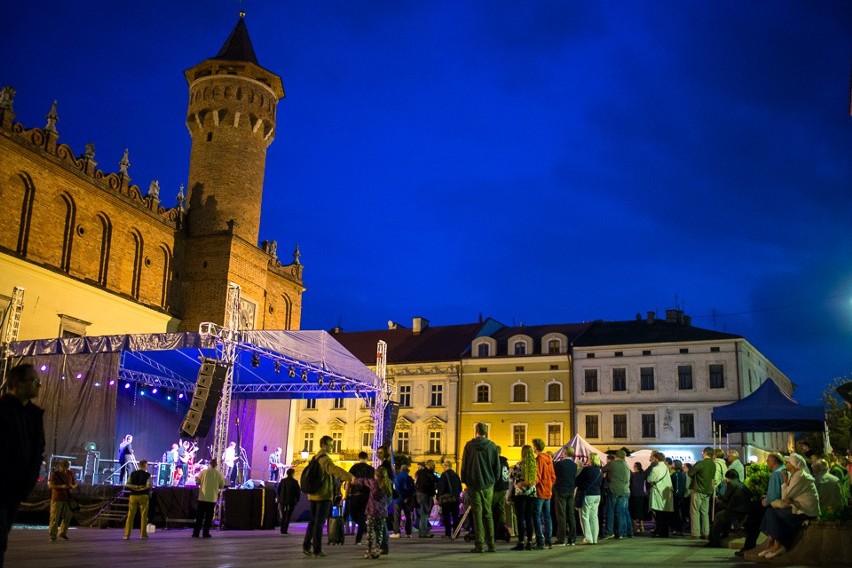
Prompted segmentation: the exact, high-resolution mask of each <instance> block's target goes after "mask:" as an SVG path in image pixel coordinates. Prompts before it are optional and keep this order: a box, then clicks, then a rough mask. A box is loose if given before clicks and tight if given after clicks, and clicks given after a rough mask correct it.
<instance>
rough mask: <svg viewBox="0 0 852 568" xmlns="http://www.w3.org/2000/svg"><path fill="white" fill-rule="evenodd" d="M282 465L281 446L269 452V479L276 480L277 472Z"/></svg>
mask: <svg viewBox="0 0 852 568" xmlns="http://www.w3.org/2000/svg"><path fill="white" fill-rule="evenodd" d="M283 467H284V464H283V463H281V448H275V451H274V452H272V453H271V454H269V481H278V473H279V472H280V471H281V470H282V468H283Z"/></svg>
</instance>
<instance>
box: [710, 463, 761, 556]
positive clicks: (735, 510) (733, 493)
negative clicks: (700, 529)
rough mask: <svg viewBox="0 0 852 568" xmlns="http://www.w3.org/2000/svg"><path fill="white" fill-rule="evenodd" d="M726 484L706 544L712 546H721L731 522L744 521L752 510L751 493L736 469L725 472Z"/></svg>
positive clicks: (719, 498) (729, 530)
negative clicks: (708, 540)
mask: <svg viewBox="0 0 852 568" xmlns="http://www.w3.org/2000/svg"><path fill="white" fill-rule="evenodd" d="M725 484H726V485H727V487H726V488H725V494H724V495H723V496H722V497H718V498H717V499H718V500H719V502H718V505H717V508H716V516H715V517H714V518H713V526H712V527H710V542H708V543H707V544H705V545H704V546H708V547H711V548H720V547H721V546H722V539H723V538H725V537H726V536H728V533H729V532H731V523H733V522H737V523H739V522H742V521H744V520H745V518H746V516H748V513H749V511H750V510H751V495H749V492H748V488H746V486H745V485H743V483H742V482H741V481H740V474H739V473H737V471H736V470H734V469H729V470H728V471H727V472H725Z"/></svg>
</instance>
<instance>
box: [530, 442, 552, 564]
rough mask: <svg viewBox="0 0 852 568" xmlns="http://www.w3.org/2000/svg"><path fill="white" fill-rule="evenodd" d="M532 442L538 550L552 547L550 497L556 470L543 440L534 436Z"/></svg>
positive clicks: (535, 524) (534, 518)
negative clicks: (534, 467)
mask: <svg viewBox="0 0 852 568" xmlns="http://www.w3.org/2000/svg"><path fill="white" fill-rule="evenodd" d="M532 442H533V450H534V451H535V464H536V468H537V470H538V471H537V473H536V476H535V513H534V515H533V526H534V527H535V547H536V548H537V549H538V550H542V549H544V548H553V540H552V538H553V521H552V519H551V517H550V498H551V497H553V484H554V483H555V482H556V472H555V471H554V470H553V458H552V457H551V455H550V453H548V452H545V451H544V440H542V439H541V438H536V439H535V440H533V441H532Z"/></svg>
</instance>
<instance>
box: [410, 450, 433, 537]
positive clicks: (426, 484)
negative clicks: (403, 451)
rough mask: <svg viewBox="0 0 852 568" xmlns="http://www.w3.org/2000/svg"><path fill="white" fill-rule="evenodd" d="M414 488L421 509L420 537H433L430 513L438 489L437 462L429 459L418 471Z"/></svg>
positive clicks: (418, 533)
mask: <svg viewBox="0 0 852 568" xmlns="http://www.w3.org/2000/svg"><path fill="white" fill-rule="evenodd" d="M414 488H415V491H416V493H417V506H418V508H419V509H420V518H419V519H418V520H419V523H418V526H417V535H418V536H419V537H420V538H432V537H433V536H435V535H433V534H432V525H431V524H429V515H430V514H432V507H433V506H434V504H435V493H436V491H437V490H438V478H437V477H435V462H434V460H428V461H427V462H426V463H425V464H424V467H423V468H421V469H420V470H418V471H417V474H416V475H415V476H414Z"/></svg>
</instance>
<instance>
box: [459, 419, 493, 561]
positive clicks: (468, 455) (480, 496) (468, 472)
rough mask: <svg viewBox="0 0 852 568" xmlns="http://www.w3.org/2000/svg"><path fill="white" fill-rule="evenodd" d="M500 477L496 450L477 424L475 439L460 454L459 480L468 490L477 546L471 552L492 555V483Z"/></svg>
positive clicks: (485, 432) (484, 427) (486, 430)
mask: <svg viewBox="0 0 852 568" xmlns="http://www.w3.org/2000/svg"><path fill="white" fill-rule="evenodd" d="M499 474H500V458H499V456H498V453H497V446H496V445H494V442H492V441H491V440H489V439H488V425H486V424H485V423H483V422H479V423H477V425H476V436H475V437H474V438H473V440H471V441H469V442H468V443H467V444H465V446H464V452H463V453H462V469H461V480H462V483H464V484H465V485H466V486H467V491H468V495H469V497H470V503H471V513H472V514H473V532H474V535H475V537H476V545H475V546H474V548H473V550H472V551H471V552H485V548H484V547H485V546H487V547H488V551H489V552H495V551H496V548H495V547H494V545H495V542H494V518H493V517H492V516H491V501H492V498H493V497H494V482H495V481H497V476H498V475H499Z"/></svg>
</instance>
